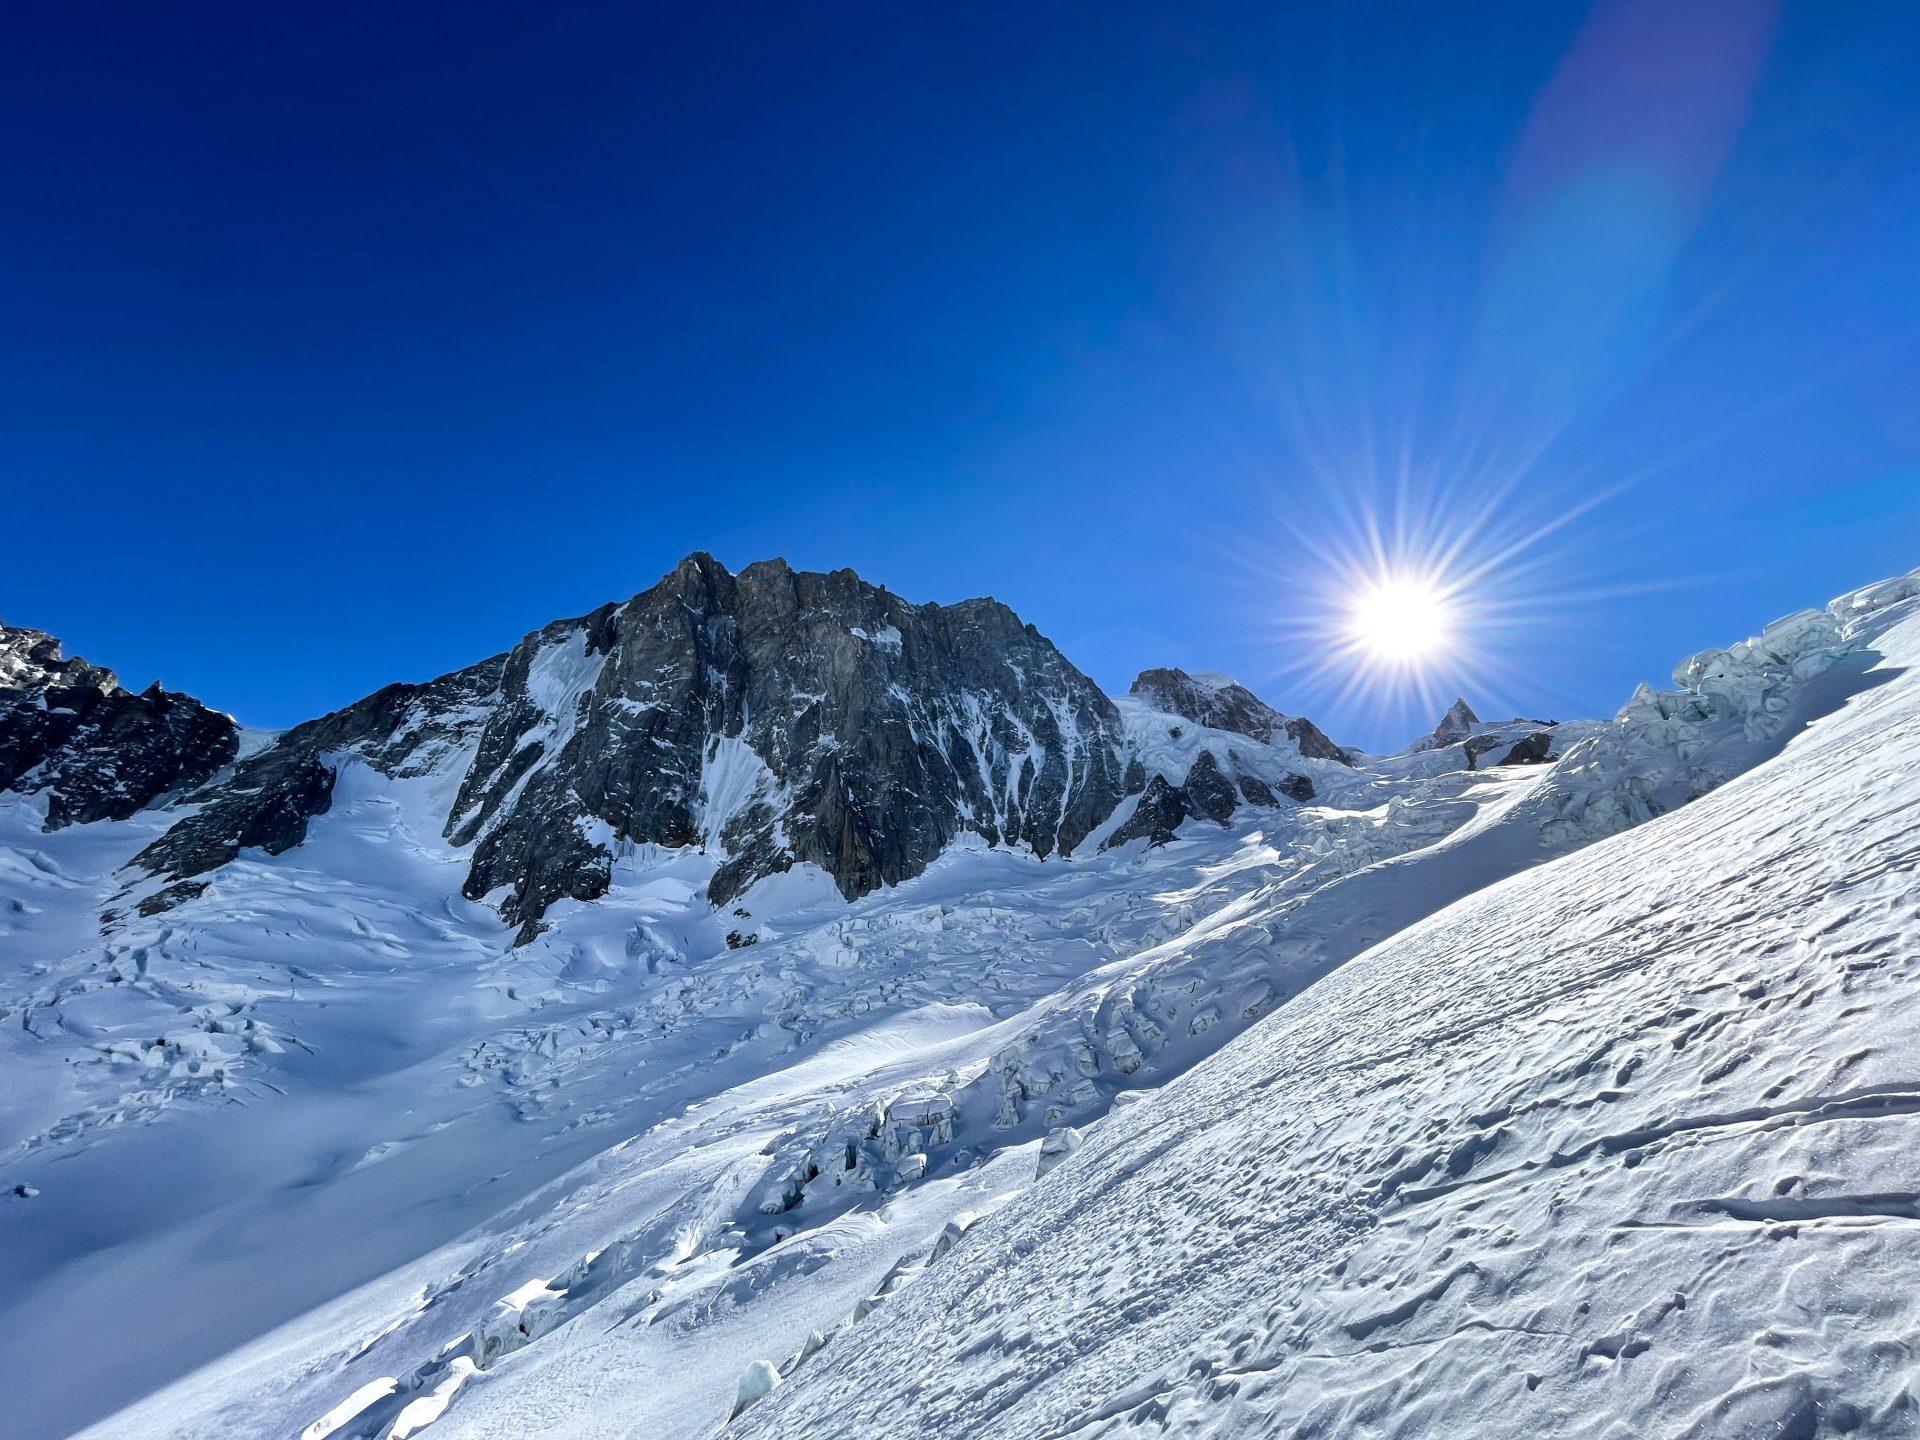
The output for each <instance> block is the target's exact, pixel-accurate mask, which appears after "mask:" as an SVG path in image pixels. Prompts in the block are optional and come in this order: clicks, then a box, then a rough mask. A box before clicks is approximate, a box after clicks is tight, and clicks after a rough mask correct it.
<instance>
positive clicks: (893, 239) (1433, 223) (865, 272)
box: [0, 0, 1920, 746]
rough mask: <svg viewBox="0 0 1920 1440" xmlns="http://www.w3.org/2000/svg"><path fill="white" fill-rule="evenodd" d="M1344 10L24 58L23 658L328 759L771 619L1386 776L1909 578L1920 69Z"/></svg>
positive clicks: (433, 26) (1, 460) (196, 34)
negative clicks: (642, 607)
mask: <svg viewBox="0 0 1920 1440" xmlns="http://www.w3.org/2000/svg"><path fill="white" fill-rule="evenodd" d="M1337 9H1338V7H1328V6H1319V5H1314V6H1306V5H1299V6H1292V5H1278V6H1276V5H1271V4H1266V5H1257V6H1253V5H1250V6H1221V7H1208V6H1204V5H1196V6H1180V7H1165V6H1146V5H1142V6H1128V5H1112V6H1101V7H1084V6H1065V5H1061V6H1050V5H1039V6H1018V7H1016V6H1002V7H977V6H955V5H926V6H922V5H886V6H871V7H860V8H853V7H846V8H840V7H814V6H806V7H778V6H753V7H747V6H740V7H731V6H718V7H705V6H673V7H668V6H626V5H622V6H612V5H607V6H594V5H569V6H535V5H504V4H489V3H475V4H469V5H466V6H462V7H458V8H457V9H455V8H452V7H424V6H418V7H416V6H410V5H408V6H392V5H384V4H383V5H339V6H327V7H301V12H302V13H296V12H295V10H294V8H293V7H282V6H276V5H268V4H244V5H242V4H235V5H230V6H212V5H195V4H183V5H178V6H164V7H163V6H144V5H138V6H137V5H131V4H129V5H121V6H114V5H94V4H84V3H81V4H67V3H61V4H44V5H42V4H36V3H28V4H25V5H20V6H16V7H12V8H11V9H10V11H9V25H8V31H9V33H8V36H7V43H6V45H5V46H4V47H3V48H0V146H4V163H3V164H0V173H4V174H5V176H6V177H7V184H6V188H5V192H4V196H3V197H0V316H4V326H5V335H6V340H7V343H6V344H5V345H4V347H0V498H4V502H5V503H4V513H5V516H6V522H7V524H6V528H7V531H8V536H7V545H6V552H5V553H6V560H5V565H4V568H0V615H4V616H5V617H6V618H7V619H8V620H9V621H10V622H13V623H19V624H29V625H35V626H39V627H41V628H45V629H50V630H53V631H55V632H56V633H58V634H61V635H62V636H64V637H65V638H66V639H67V641H68V642H69V648H70V649H71V650H74V651H78V652H80V653H84V654H86V655H87V656H88V657H89V658H91V659H94V660H96V661H98V662H100V663H103V664H109V665H113V666H116V667H117V668H119V669H120V670H121V672H122V673H123V676H124V677H125V678H127V679H128V680H130V681H133V682H135V683H140V684H144V683H145V682H146V681H148V680H150V679H153V678H159V679H162V680H164V681H165V682H166V683H167V684H169V685H171V686H175V687H178V688H182V689H188V690H191V691H193V692H195V693H197V694H199V695H201V696H203V697H204V698H205V699H207V700H208V701H209V702H211V703H214V704H217V705H219V706H221V707H222V708H226V709H229V710H232V711H234V712H235V713H237V714H238V715H239V716H240V717H241V718H242V719H243V720H245V721H248V722H250V723H255V724H263V725H283V724H288V723H291V722H293V721H296V720H299V719H302V718H305V717H308V716H310V715H312V714H315V713H317V712H319V711H322V710H324V709H327V708H330V707H332V706H335V705H339V704H342V703H345V702H347V701H349V700H351V699H353V698H355V697H357V696H359V695H361V694H363V693H365V692H367V691H369V690H371V689H373V688H375V687H377V686H378V685H380V684H382V683H385V682H387V681H389V680H392V679H401V678H404V679H424V678H427V677H429V676H431V675H433V674H436V673H439V672H441V671H444V670H446V669H448V668H450V667H452V666H454V665H457V664H461V663H464V662H466V661H470V660H472V659H475V658H477V657H479V656H481V655H484V654H488V653H491V652H493V651H496V650H499V649H502V648H505V647H506V646H507V645H508V644H510V643H511V642H512V641H513V640H514V639H516V638H517V637H518V636H519V635H520V634H522V633H524V632H525V631H527V630H529V629H531V628H533V627H534V626H536V625H538V624H541V623H543V622H545V621H546V620H548V619H551V618H554V617H557V616H561V615H566V614H573V613H578V612H581V611H584V610H586V609H589V608H591V607H592V606H594V605H596V604H598V603H600V602H601V601H603V600H606V599H610V598H618V597H623V596H625V595H628V594H631V593H633V592H634V591H636V590H639V589H642V588H645V587H646V586H647V585H649V584H650V583H652V582H653V581H654V580H655V579H656V578H657V577H658V576H659V575H660V574H661V573H662V572H663V571H665V570H666V569H668V568H669V567H670V566H671V565H672V564H673V562H674V561H675V560H676V559H677V558H678V557H679V556H680V555H682V554H683V553H685V552H686V551H688V550H691V549H695V548H702V549H708V550H711V551H713V552H714V553H715V554H717V555H718V556H719V557H720V558H721V559H722V560H723V561H725V562H727V563H728V564H730V565H734V566H739V565H743V564H745V563H747V562H749V561H751V560H754V559H757V558H762V557H766V556H771V555H784V556H786V557H787V558H788V559H790V560H791V561H792V562H793V563H795V564H796V565H801V566H805V567H817V568H832V567H836V566H840V565H851V566H853V567H855V568H856V569H858V570H859V571H860V572H861V573H862V574H864V575H866V576H868V577H869V578H871V579H873V580H876V581H879V582H882V583H885V584H886V585H888V586H890V587H891V588H893V589H894V590H896V591H898V592H899V593H901V594H903V595H905V596H907V597H908V598H911V599H927V600H953V599H959V598H962V597H965V596H968V595H974V594H981V593H991V594H994V595H997V596H999V597H1000V598H1001V599H1003V600H1006V601H1007V602H1008V603H1010V604H1012V605H1013V606H1014V607H1015V608H1016V609H1017V610H1019V611H1020V612H1021V614H1022V615H1023V616H1025V617H1026V618H1027V619H1029V620H1031V621H1033V622H1034V623H1036V624H1037V625H1039V626H1040V628H1041V629H1042V630H1044V631H1045V632H1046V633H1048V634H1049V635H1051V636H1052V637H1053V638H1054V639H1055V640H1056V641H1057V642H1058V643H1059V644H1060V645H1061V646H1062V647H1063V648H1064V649H1065V650H1066V651H1067V653H1068V654H1069V655H1070V656H1071V657H1073V658H1074V659H1075V660H1076V661H1077V662H1078V663H1079V664H1080V665H1081V666H1082V667H1083V668H1085V669H1087V670H1088V671H1089V672H1090V673H1092V674H1093V675H1094V676H1095V677H1096V678H1097V679H1098V680H1100V681H1101V682H1102V683H1103V684H1106V685H1108V686H1109V687H1115V688H1124V686H1125V684H1126V683H1127V681H1128V680H1129V679H1130V678H1131V676H1132V675H1133V673H1134V672H1135V671H1136V670H1138V669H1140V668H1141V667H1143V666H1146V665H1152V664H1178V665H1184V666H1186V667H1188V668H1191V669H1221V670H1228V671H1231V672H1233V673H1235V674H1237V675H1239V676H1240V677H1241V678H1242V679H1244V680H1246V681H1247V682H1248V683H1250V684H1253V685H1254V686H1255V687H1256V688H1258V689H1260V690H1261V691H1262V692H1263V693H1264V694H1266V695H1267V697H1268V698H1269V699H1271V700H1273V701H1274V702H1275V703H1277V704H1279V705H1281V706H1282V707H1283V708H1286V709H1290V710H1297V711H1305V712H1306V713H1309V714H1312V715H1314V716H1315V718H1316V719H1318V720H1320V721H1321V723H1323V724H1324V725H1326V726H1327V727H1328V728H1329V729H1330V730H1332V731H1333V732H1334V733H1335V734H1336V735H1338V736H1340V737H1341V738H1342V739H1345V740H1348V741H1350V742H1357V743H1362V744H1368V745H1373V746H1384V745H1387V744H1389V743H1393V744H1397V743H1399V742H1401V741H1403V740H1405V739H1406V738H1408V737H1409V736H1410V735H1411V734H1412V733H1414V732H1415V731H1417V730H1420V729H1424V728H1426V727H1427V726H1428V725H1430V724H1431V723H1432V720H1433V718H1434V716H1433V715H1432V714H1430V713H1427V710H1428V706H1429V704H1430V702H1431V700H1432V699H1433V697H1434V695H1438V694H1440V693H1441V692H1445V697H1446V698H1450V697H1451V694H1452V692H1453V691H1454V690H1465V691H1466V692H1467V694H1468V695H1469V698H1470V699H1472V700H1473V701H1474V703H1475V704H1476V705H1478V706H1479V707H1480V708H1481V709H1482V710H1483V711H1484V712H1488V713H1503V714H1504V713H1513V712H1516V711H1521V712H1525V713H1528V714H1540V713H1542V712H1547V713H1552V714H1555V715H1567V714H1592V713H1611V711H1612V710H1613V709H1614V708H1615V707H1616V706H1617V705H1618V704H1619V702H1620V701H1621V700H1622V699H1624V698H1625V696H1626V694H1627V693H1628V691H1629V690H1630V689H1631V687H1632V685H1633V683H1634V682H1635V681H1637V680H1639V679H1641V678H1652V679H1655V680H1662V679H1664V676H1665V673H1666V670H1667V669H1668V667H1669V666H1670V665H1671V664H1672V662H1673V661H1674V660H1675V659H1677V658H1679V656H1681V655H1682V654H1683V653H1685V652H1687V651H1689V650H1693V649H1698V648H1701V647H1703V646H1705V645H1707V644H1710V643H1724V642H1726V641H1729V640H1732V639H1735V638H1738V637H1739V636H1741V635H1743V634H1746V633H1748V632H1749V631H1751V630H1752V629H1754V628H1756V627H1757V626H1758V625H1759V624H1760V623H1762V622H1764V621H1766V620H1767V619H1769V618H1771V617H1772V616H1773V615H1775V614H1777V613H1780V612H1783V611H1786V610H1789V609H1793V608H1797V607H1799V606H1801V605H1804V604H1809V603H1818V602H1820V601H1823V600H1824V599H1825V598H1826V597H1827V596H1829V595H1830V594H1832V593H1834V592H1836V591H1839V590H1842V589H1845V588H1849V587H1851V586H1853V585H1856V584H1859V583H1863V582H1866V581H1869V580H1873V579H1877V578H1879V577H1881V576H1882V575H1883V574H1886V573H1892V572H1896V571H1901V570H1906V569H1909V568H1912V567H1913V566H1915V565H1916V564H1920V265H1916V263H1915V258H1914V257H1915V256H1916V255H1920V7H1916V6H1914V5H1911V4H1905V3H1896V4H1886V5H1879V6H1875V5H1872V4H1857V5H1854V4H1850V5H1845V6H1836V5H1829V4H1823V3H1806V4H1787V5H1785V6H1783V7H1782V8H1780V9H1777V10H1776V9H1773V8H1771V7H1770V6H1769V5H1768V4H1766V3H1763V0H1724V3H1712V0H1701V3H1696V4H1690V5H1687V6H1674V5H1670V4H1666V3H1663V0H1632V3H1625V4H1610V5H1601V6H1598V7H1595V8H1594V9H1593V10H1591V11H1588V12H1582V11H1581V10H1580V9H1579V8H1578V7H1575V6H1571V5H1567V6H1561V5H1539V4H1536V3H1531V0H1528V3H1519V0H1516V3H1510V4H1501V3H1483V4H1478V5H1474V6H1438V5H1432V4H1426V3H1420V4H1403V5H1400V4H1384V3H1383V4H1374V5H1368V6H1364V7H1360V6H1356V7H1351V8H1349V9H1346V10H1340V11H1339V12H1338V13H1334V12H1335V11H1336V10H1337ZM1596 500H1597V501H1598V503H1594V502H1596ZM1369 520H1370V521H1371V523H1373V524H1375V525H1376V526H1377V527H1378V528H1379V530H1380V531H1381V533H1382V534H1383V535H1385V536H1386V537H1388V538H1387V548H1388V549H1389V550H1391V549H1393V548H1394V544H1395V542H1394V540H1393V538H1392V537H1394V536H1395V535H1399V536H1401V537H1403V541H1402V542H1401V543H1404V544H1406V545H1413V544H1415V543H1416V541H1418V542H1419V543H1421V544H1424V545H1426V546H1427V547H1429V548H1431V547H1432V546H1436V545H1438V546H1448V545H1455V548H1457V550H1458V556H1457V557H1456V559H1455V561H1454V562H1453V563H1454V568H1455V570H1456V571H1463V570H1474V569H1476V568H1483V569H1484V574H1481V575H1479V576H1478V578H1477V579H1476V580H1475V582H1474V587H1473V588H1474V592H1475V594H1474V599H1475V605H1476V612H1477V619H1476V620H1475V623H1474V624H1473V625H1472V626H1471V627H1470V628H1471V634H1470V635H1469V637H1468V638H1469V642H1470V643H1469V644H1468V645H1467V646H1466V647H1465V649H1464V651H1463V653H1462V654H1461V655H1460V656H1459V657H1458V658H1457V660H1456V661H1454V662H1451V663H1449V664H1448V665H1447V666H1445V667H1443V668H1441V669H1440V670H1438V671H1437V672H1436V673H1434V674H1432V675H1430V676H1429V677H1428V689H1429V691H1430V692H1431V693H1430V694H1429V695H1427V696H1424V697H1423V696H1406V695H1400V696H1385V695H1383V694H1381V693H1380V692H1379V690H1378V689H1377V688H1375V687H1367V686H1359V687H1356V686H1354V685H1353V684H1351V683H1350V682H1351V681H1352V680H1353V678H1354V677H1353V676H1352V675H1350V674H1343V673H1340V671H1339V669H1338V667H1328V666H1326V665H1324V664H1320V663H1317V662H1319V661H1321V660H1322V659H1324V646H1323V645H1322V644H1321V643H1320V641H1319V639H1318V637H1317V636H1316V633H1315V631H1316V628H1317V627H1318V626H1320V624H1321V622H1322V621H1323V620H1324V618H1325V616H1326V614H1327V613H1328V612H1329V610H1330V608H1333V607H1337V600H1336V599H1335V598H1333V597H1332V594H1331V591H1333V590H1337V584H1338V582H1337V581H1335V580H1334V579H1332V578H1331V577H1332V573H1333V570H1334V568H1335V567H1334V566H1333V565H1332V564H1331V561H1330V557H1331V556H1333V555H1335V554H1339V553H1344V552H1348V551H1351V550H1352V549H1353V548H1354V544H1355V543H1356V542H1355V537H1356V535H1357V534H1359V533H1360V532H1361V531H1362V530H1363V529H1364V527H1365V525H1366V524H1367V523H1369ZM1456 542H1458V543H1457V545H1456Z"/></svg>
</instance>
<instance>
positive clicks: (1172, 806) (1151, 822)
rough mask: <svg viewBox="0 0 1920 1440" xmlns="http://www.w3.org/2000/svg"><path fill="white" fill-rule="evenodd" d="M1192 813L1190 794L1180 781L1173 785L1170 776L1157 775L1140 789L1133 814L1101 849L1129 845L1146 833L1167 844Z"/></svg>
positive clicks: (1156, 842)
mask: <svg viewBox="0 0 1920 1440" xmlns="http://www.w3.org/2000/svg"><path fill="white" fill-rule="evenodd" d="M1188 813H1189V811H1188V807H1187V797H1186V795H1185V794H1184V793H1183V792H1182V791H1181V790H1180V788H1179V787H1178V786H1177V785H1169V784H1168V783H1167V777H1166V776H1164V775H1156V776H1154V777H1153V778H1152V779H1151V780H1149V781H1148V782H1147V788H1146V789H1145V790H1143V791H1141V792H1140V800H1139V803H1138V804H1136V805H1135V806H1134V807H1133V814H1131V815H1129V816H1128V817H1127V820H1126V823H1125V824H1124V825H1122V826H1120V828H1119V829H1117V830H1115V831H1114V832H1113V834H1111V835H1109V836H1108V837H1107V843H1106V844H1105V845H1103V846H1101V849H1103V850H1111V849H1113V848H1114V846H1116V845H1125V844H1126V843H1128V842H1129V841H1131V840H1139V839H1141V838H1143V837H1144V838H1145V839H1146V840H1147V842H1148V843H1149V844H1151V845H1165V844H1166V843H1167V842H1168V841H1170V840H1172V839H1173V832H1174V831H1176V830H1178V829H1179V828H1180V825H1181V822H1182V821H1184V820H1185V819H1186V818H1187V816H1188Z"/></svg>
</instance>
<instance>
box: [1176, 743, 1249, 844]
mask: <svg viewBox="0 0 1920 1440" xmlns="http://www.w3.org/2000/svg"><path fill="white" fill-rule="evenodd" d="M1180 788H1181V790H1183V791H1184V792H1185V793H1186V797H1187V804H1188V806H1189V807H1190V808H1191V809H1192V810H1193V811H1194V812H1195V813H1196V814H1198V815H1204V816H1206V817H1207V819H1209V820H1211V821H1213V823H1214V824H1216V825H1224V824H1226V823H1227V822H1228V821H1229V820H1231V819H1232V818H1233V812H1234V808H1235V807H1236V806H1237V805H1238V804H1239V797H1238V796H1237V795H1235V794H1234V789H1233V782H1232V781H1230V780H1228V779H1227V777H1226V776H1224V775H1222V774H1221V773H1220V766H1219V764H1218V763H1217V762H1216V761H1215V760H1214V758H1213V756H1212V755H1211V754H1210V753H1208V752H1207V751H1205V750H1202V751H1201V752H1200V757H1199V758H1198V759H1197V760H1195V761H1194V762H1193V766H1192V768H1191V769H1189V770H1188V771H1187V778H1186V780H1185V781H1183V782H1182V783H1181V786H1180Z"/></svg>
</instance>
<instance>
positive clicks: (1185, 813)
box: [1101, 750, 1314, 850]
mask: <svg viewBox="0 0 1920 1440" xmlns="http://www.w3.org/2000/svg"><path fill="white" fill-rule="evenodd" d="M1280 789H1281V793H1282V794H1284V795H1285V796H1286V797H1287V798H1288V799H1290V800H1294V801H1296V802H1299V803H1305V802H1306V801H1308V800H1311V799H1313V794H1314V791H1313V781H1311V780H1309V779H1308V778H1307V777H1306V776H1305V775H1289V776H1288V777H1287V778H1286V780H1285V782H1284V783H1283V784H1282V785H1281V787H1280ZM1238 791H1239V793H1238V794H1237V795H1236V794H1235V783H1234V782H1233V781H1232V780H1229V779H1228V778H1227V777H1226V775H1224V774H1223V773H1221V770H1220V763H1219V762H1218V761H1217V760H1215V759H1214V758H1213V755H1212V753H1211V752H1209V751H1206V750H1202V751H1201V752H1200V754H1199V756H1198V758H1196V759H1195V760H1194V762H1193V767H1192V768H1191V769H1190V770H1188V771H1187V775H1186V778H1185V779H1184V780H1182V781H1181V782H1180V783H1179V784H1178V785H1174V784H1171V783H1169V782H1168V780H1167V778H1166V777H1165V776H1164V775H1155V776H1154V777H1153V778H1152V779H1151V780H1149V781H1148V782H1147V788H1146V789H1145V790H1143V791H1142V792H1141V794H1140V799H1139V801H1138V802H1137V803H1136V804H1135V805H1134V807H1133V813H1132V814H1131V815H1129V816H1128V817H1127V818H1126V819H1125V820H1124V821H1123V822H1121V824H1120V825H1119V826H1118V827H1116V828H1115V830H1114V832H1113V834H1111V835H1109V836H1108V837H1107V841H1106V844H1105V845H1103V846H1102V847H1101V848H1102V849H1106V850H1110V849H1112V848H1113V847H1114V846H1116V845H1125V844H1126V843H1128V842H1129V841H1131V840H1141V839H1144V840H1146V841H1147V842H1148V844H1149V845H1164V844H1166V843H1167V842H1168V841H1169V840H1171V839H1173V837H1174V832H1175V831H1176V830H1178V829H1179V828H1180V826H1181V825H1182V824H1183V823H1184V822H1186V821H1188V820H1211V821H1212V822H1213V823H1214V824H1216V825H1225V824H1226V823H1227V822H1228V821H1229V820H1231V819H1232V818H1233V812H1234V810H1235V809H1236V808H1238V804H1239V801H1240V800H1241V799H1243V798H1244V799H1245V800H1246V802H1247V803H1248V804H1250V805H1259V806H1263V807H1269V808H1270V807H1273V806H1277V805H1278V804H1279V803H1280V802H1279V800H1278V799H1277V798H1276V797H1275V795H1274V793H1273V790H1272V788H1271V787H1269V786H1268V785H1267V784H1266V782H1265V781H1263V780H1261V779H1260V778H1259V777H1258V776H1254V775H1242V776H1240V778H1239V784H1238Z"/></svg>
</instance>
